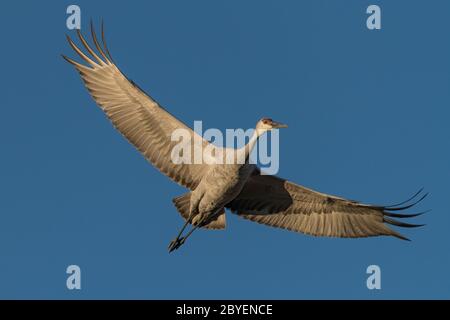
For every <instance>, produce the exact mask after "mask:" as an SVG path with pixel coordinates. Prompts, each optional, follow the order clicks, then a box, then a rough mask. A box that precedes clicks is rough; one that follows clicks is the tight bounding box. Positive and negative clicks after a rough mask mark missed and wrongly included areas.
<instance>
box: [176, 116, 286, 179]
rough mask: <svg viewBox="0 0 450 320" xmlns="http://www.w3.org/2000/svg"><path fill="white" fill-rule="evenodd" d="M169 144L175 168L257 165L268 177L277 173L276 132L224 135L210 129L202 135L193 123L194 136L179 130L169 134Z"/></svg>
mask: <svg viewBox="0 0 450 320" xmlns="http://www.w3.org/2000/svg"><path fill="white" fill-rule="evenodd" d="M268 131H270V132H268ZM266 132H267V133H266ZM171 141H173V142H175V145H174V146H173V148H172V152H171V161H172V162H173V163H174V164H208V165H212V164H244V163H250V164H259V165H260V166H261V167H262V168H263V169H264V174H270V175H273V174H277V172H278V170H279V165H280V158H279V131H278V130H265V129H259V128H258V127H257V128H256V129H247V130H244V129H226V130H225V134H223V133H222V131H220V130H219V129H215V128H210V129H207V130H206V131H205V132H203V124H202V122H201V121H194V134H192V131H191V130H189V129H184V128H179V129H176V130H174V131H173V132H172V135H171ZM209 141H211V142H210V143H208V142H209ZM205 142H206V143H205Z"/></svg>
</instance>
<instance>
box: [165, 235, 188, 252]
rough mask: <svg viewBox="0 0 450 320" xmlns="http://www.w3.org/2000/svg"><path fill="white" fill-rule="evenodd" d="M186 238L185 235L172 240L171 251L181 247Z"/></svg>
mask: <svg viewBox="0 0 450 320" xmlns="http://www.w3.org/2000/svg"><path fill="white" fill-rule="evenodd" d="M185 240H186V238H185V237H181V238H176V239H175V240H172V241H171V242H170V243H169V248H168V249H169V252H172V251H174V250H177V249H178V248H179V247H181V246H182V245H183V243H184V241H185Z"/></svg>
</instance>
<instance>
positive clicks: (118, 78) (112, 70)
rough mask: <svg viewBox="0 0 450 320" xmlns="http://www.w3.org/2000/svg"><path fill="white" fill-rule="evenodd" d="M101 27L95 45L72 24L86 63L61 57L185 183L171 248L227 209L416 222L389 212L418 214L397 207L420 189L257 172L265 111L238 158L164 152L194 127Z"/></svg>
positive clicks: (264, 219) (256, 216)
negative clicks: (146, 86) (389, 189)
mask: <svg viewBox="0 0 450 320" xmlns="http://www.w3.org/2000/svg"><path fill="white" fill-rule="evenodd" d="M101 31H102V32H101V33H102V39H101V42H102V44H100V42H99V41H98V39H97V37H96V34H95V30H94V28H93V26H92V22H91V35H92V42H93V44H94V45H95V48H96V49H97V51H95V50H94V49H93V48H92V47H91V46H90V45H89V44H88V42H87V41H86V40H85V38H84V37H83V35H82V34H81V32H80V31H79V30H78V31H77V32H78V37H79V40H80V42H81V43H82V45H83V46H84V48H85V49H86V50H87V52H88V53H89V54H90V56H88V55H87V54H85V53H84V52H83V51H82V50H81V49H80V48H79V47H77V46H76V44H75V43H74V42H73V41H72V40H71V38H70V37H69V36H67V39H68V42H69V44H70V46H71V47H72V48H73V50H74V51H75V52H76V53H77V54H78V55H79V56H80V57H81V58H82V59H83V60H84V61H85V62H86V63H87V65H85V64H81V63H78V62H76V61H74V60H72V59H70V58H68V57H66V56H64V55H63V57H64V59H65V60H66V61H68V62H69V63H70V64H72V65H73V66H75V68H76V69H77V70H78V71H79V73H80V75H81V78H82V80H83V81H84V84H85V86H86V88H87V89H88V91H89V92H90V94H91V95H92V97H93V98H94V100H95V101H96V103H97V104H98V105H99V106H100V107H101V109H102V110H103V111H104V112H105V113H106V115H107V117H108V118H109V119H110V120H111V122H112V124H113V125H114V127H115V128H116V129H117V130H118V131H120V132H121V133H122V134H123V135H124V136H125V138H126V139H128V141H129V142H130V143H131V144H133V145H134V146H135V147H136V148H137V149H138V150H139V151H140V152H141V153H142V154H143V155H144V157H145V158H146V159H147V160H148V161H149V162H150V163H152V164H153V165H154V166H155V167H156V168H157V169H158V170H159V171H161V172H162V173H164V174H165V175H167V176H168V177H169V178H171V179H172V180H173V181H175V182H177V183H178V184H180V185H182V186H184V187H186V188H188V189H189V191H188V192H187V193H185V194H183V195H181V196H179V197H176V198H174V199H173V202H174V204H175V207H176V209H177V210H178V211H179V213H180V214H181V216H182V217H183V218H184V219H185V223H184V225H183V227H182V229H181V231H180V232H179V234H178V236H177V237H176V238H175V240H173V241H172V242H171V243H170V244H169V252H170V251H173V250H175V249H177V248H179V247H180V246H181V245H182V244H183V243H184V242H185V240H186V239H187V238H188V237H189V236H190V235H191V234H192V232H193V231H194V230H196V229H198V228H207V229H224V228H225V225H226V222H225V209H229V210H231V212H233V213H235V214H237V215H239V216H240V217H243V218H245V219H249V220H251V221H255V222H258V223H262V224H266V225H269V226H273V227H279V228H284V229H288V230H291V231H296V232H301V233H304V234H309V235H314V236H328V237H343V238H357V237H371V236H380V235H387V236H394V237H397V238H400V239H404V240H408V239H407V238H405V237H404V236H402V235H401V234H400V233H398V232H397V231H395V230H393V229H391V228H389V227H388V226H387V224H389V225H395V226H400V227H418V226H421V225H413V224H408V223H404V222H401V221H398V220H395V219H393V218H410V217H415V216H417V215H419V214H422V213H417V214H400V213H397V212H398V211H401V210H405V209H408V208H410V207H412V206H414V205H415V204H416V203H418V202H419V201H421V200H422V199H423V198H425V196H426V195H427V194H424V195H422V196H420V194H421V192H422V190H420V191H419V192H417V193H416V194H415V195H414V196H413V197H412V198H410V199H408V200H407V201H404V202H402V203H400V204H397V205H393V206H376V205H368V204H363V203H360V202H357V201H352V200H347V199H344V198H339V197H336V196H332V195H327V194H324V193H319V192H316V191H313V190H311V189H308V188H305V187H303V186H300V185H298V184H295V183H293V182H290V181H288V180H285V179H282V178H279V177H276V176H272V175H264V174H262V173H261V171H260V170H259V169H258V168H257V166H256V165H254V164H250V163H249V161H248V156H249V154H250V152H251V150H252V149H253V147H254V145H255V143H256V142H257V140H258V138H259V137H260V136H261V135H263V134H264V133H265V132H267V131H269V130H273V129H278V128H283V127H286V126H285V125H283V124H280V123H277V122H275V121H273V120H271V119H269V118H263V119H261V120H260V121H259V122H258V123H257V125H256V130H255V131H254V134H253V136H252V137H251V139H250V140H249V142H248V144H247V145H246V146H245V147H242V148H236V149H235V150H234V152H235V153H236V155H240V156H244V158H245V161H244V163H241V164H220V163H212V164H205V163H203V164H186V163H181V164H175V163H174V162H173V161H171V156H170V155H171V149H172V148H173V147H174V143H175V142H174V141H172V140H171V138H170V137H171V133H172V132H173V131H174V130H176V129H180V128H182V129H186V130H189V131H188V132H190V134H191V135H192V136H194V135H195V134H196V133H194V131H192V130H191V129H190V128H189V127H188V126H186V125H185V124H183V123H182V122H181V121H180V120H178V119H177V118H175V117H174V116H173V115H171V114H170V113H169V112H167V111H166V110H165V109H164V108H163V107H161V106H160V105H159V104H158V103H157V102H156V101H155V100H153V99H152V98H151V97H150V96H149V95H147V94H146V93H145V92H144V91H143V90H141V89H140V88H139V87H138V86H137V85H136V84H135V83H134V82H132V81H131V80H129V79H128V78H127V77H126V76H125V75H124V74H123V73H122V72H121V71H120V70H119V68H118V67H117V66H116V64H115V63H114V61H113V59H112V58H111V54H110V53H109V50H108V48H107V46H106V42H105V38H104V31H103V24H102V30H101ZM191 141H192V144H193V145H192V148H193V149H196V148H199V147H205V146H207V145H209V142H208V141H206V140H204V139H192V140H191ZM414 199H416V200H414ZM417 199H418V200H417ZM188 225H191V230H190V231H189V232H188V233H187V234H186V235H185V236H182V235H183V232H184V230H185V228H186V227H187V226H188Z"/></svg>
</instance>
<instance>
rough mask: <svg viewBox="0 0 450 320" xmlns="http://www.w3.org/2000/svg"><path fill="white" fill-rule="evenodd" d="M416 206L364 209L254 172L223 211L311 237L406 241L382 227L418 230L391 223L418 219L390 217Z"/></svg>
mask: <svg viewBox="0 0 450 320" xmlns="http://www.w3.org/2000/svg"><path fill="white" fill-rule="evenodd" d="M420 192H421V191H419V192H418V193H417V194H416V195H415V196H414V197H416V196H418V195H419V193H420ZM425 196H426V194H425V195H424V196H423V197H421V198H420V199H419V201H421V200H422V199H423V198H424V197H425ZM412 199H413V198H411V199H409V200H408V201H410V200H412ZM419 201H417V202H419ZM417 202H415V203H413V204H410V205H407V206H404V207H400V206H399V205H402V204H404V203H406V201H405V202H403V203H401V204H399V205H396V206H390V207H382V206H372V205H366V204H362V203H359V202H356V201H351V200H347V199H343V198H338V197H335V196H331V195H327V194H323V193H319V192H316V191H313V190H311V189H307V188H305V187H302V186H300V185H297V184H295V183H292V182H289V181H287V180H284V179H281V178H278V177H276V176H269V175H260V174H259V172H258V171H257V172H256V173H255V175H253V176H252V177H250V178H249V180H248V181H247V183H246V184H245V186H244V188H243V190H242V192H241V193H240V194H239V195H238V196H237V197H236V199H234V200H233V201H232V202H231V203H229V205H228V206H227V207H228V208H229V209H231V211H232V212H234V213H236V214H238V215H239V216H241V217H243V218H245V219H249V220H252V221H255V222H258V223H262V224H266V225H269V226H273V227H279V228H284V229H288V230H291V231H297V232H302V233H305V234H309V235H314V236H327V237H341V238H357V237H371V236H379V235H390V236H395V237H398V238H401V239H404V240H408V239H407V238H405V237H404V236H402V235H401V234H399V233H398V232H396V231H394V230H392V229H390V228H389V227H388V226H387V225H386V223H387V224H391V225H396V226H400V227H418V226H420V225H413V224H407V223H403V222H400V221H397V220H395V219H392V218H409V217H414V216H417V215H419V214H398V213H394V212H395V211H398V210H403V209H408V208H410V207H412V206H413V205H414V204H416V203H417Z"/></svg>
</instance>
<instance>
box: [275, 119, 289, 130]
mask: <svg viewBox="0 0 450 320" xmlns="http://www.w3.org/2000/svg"><path fill="white" fill-rule="evenodd" d="M287 127H288V126H287V124H284V123H280V122H275V121H272V128H274V129H281V128H287Z"/></svg>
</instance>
